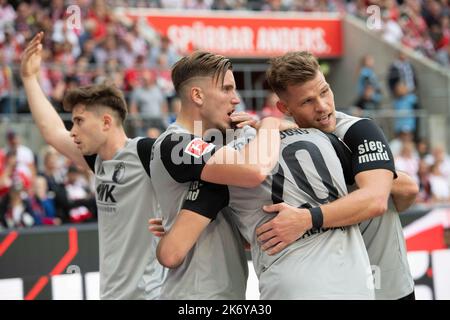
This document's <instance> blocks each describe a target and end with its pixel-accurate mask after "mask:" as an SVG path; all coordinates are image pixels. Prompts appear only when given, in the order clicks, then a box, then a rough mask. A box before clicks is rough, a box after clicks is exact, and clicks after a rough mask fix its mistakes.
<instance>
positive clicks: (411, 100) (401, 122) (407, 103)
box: [393, 82, 418, 134]
mask: <svg viewBox="0 0 450 320" xmlns="http://www.w3.org/2000/svg"><path fill="white" fill-rule="evenodd" d="M417 104H418V101H417V97H416V95H415V94H414V93H413V92H411V91H408V87H407V86H406V84H405V83H404V82H397V84H396V85H395V98H394V101H393V106H394V110H395V111H396V115H397V117H396V119H395V128H394V129H395V132H400V131H407V132H411V133H413V134H416V118H415V116H414V111H415V110H416V109H418V106H417Z"/></svg>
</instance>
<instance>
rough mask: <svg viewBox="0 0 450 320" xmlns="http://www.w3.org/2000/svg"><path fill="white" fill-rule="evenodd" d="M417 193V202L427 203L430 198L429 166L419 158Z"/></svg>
mask: <svg viewBox="0 0 450 320" xmlns="http://www.w3.org/2000/svg"><path fill="white" fill-rule="evenodd" d="M417 175H418V177H419V193H418V194H417V199H416V202H417V203H428V202H429V201H430V200H431V185H430V167H429V166H428V165H427V163H426V162H425V161H424V160H423V159H421V160H420V161H419V171H418V173H417Z"/></svg>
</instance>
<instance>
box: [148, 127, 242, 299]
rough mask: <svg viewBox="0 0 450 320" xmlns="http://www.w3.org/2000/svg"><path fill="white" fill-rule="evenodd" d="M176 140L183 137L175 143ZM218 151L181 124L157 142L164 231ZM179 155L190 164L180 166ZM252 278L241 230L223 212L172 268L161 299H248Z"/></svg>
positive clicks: (156, 180) (156, 179)
mask: <svg viewBox="0 0 450 320" xmlns="http://www.w3.org/2000/svg"><path fill="white" fill-rule="evenodd" d="M175 136H177V137H181V138H183V139H181V141H180V142H178V141H176V142H174V143H171V141H170V140H172V138H173V137H175ZM216 148H217V147H216V146H214V145H211V144H207V143H205V142H203V141H202V140H201V139H199V138H198V137H194V136H193V135H191V134H190V133H189V132H188V131H187V130H186V129H184V128H182V127H181V126H179V125H178V124H177V123H174V124H172V125H170V126H169V127H168V128H167V130H166V131H165V132H164V133H163V134H162V135H161V136H160V137H159V138H158V139H157V141H156V142H155V144H154V147H153V152H152V160H151V162H150V172H151V175H152V181H153V184H154V186H155V191H156V197H157V199H158V201H159V203H160V205H161V212H162V216H163V221H164V228H166V229H170V227H171V226H172V224H173V223H174V221H175V218H176V216H177V214H178V212H179V211H180V209H181V206H182V204H183V202H184V199H185V197H186V196H187V195H188V196H189V192H190V190H189V186H190V184H191V182H192V181H194V180H197V179H199V175H200V174H201V169H202V168H203V166H204V163H205V162H206V161H202V160H201V158H202V157H203V156H205V155H211V154H212V153H213V152H214V151H215V149H216ZM197 151H198V153H197ZM179 156H181V157H184V161H181V162H180V159H177V157H179ZM198 160H200V162H198ZM191 161H192V162H191ZM194 162H196V164H194ZM192 196H194V195H192ZM247 275H248V265H247V259H246V256H245V251H244V244H243V241H242V238H241V236H240V234H239V231H238V229H237V227H236V226H235V225H234V224H233V222H232V221H231V217H230V216H227V215H224V214H221V213H219V214H218V215H217V217H216V219H214V220H212V221H211V222H210V223H209V225H208V226H207V227H206V229H205V230H204V231H203V232H202V234H201V236H200V237H199V239H198V240H197V242H196V244H195V245H194V247H193V248H192V249H191V250H190V251H189V253H188V255H187V256H186V258H185V260H184V261H183V263H182V264H181V265H180V266H179V267H178V268H176V269H170V270H169V272H168V275H167V279H166V281H165V282H164V284H163V287H162V289H161V299H186V300H193V299H245V291H246V285H247Z"/></svg>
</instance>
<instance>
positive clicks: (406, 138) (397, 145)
mask: <svg viewBox="0 0 450 320" xmlns="http://www.w3.org/2000/svg"><path fill="white" fill-rule="evenodd" d="M413 141H414V136H413V134H412V133H411V132H410V131H399V132H397V135H396V137H395V138H394V139H392V140H391V141H390V142H389V147H390V148H391V151H392V155H393V156H394V157H396V156H398V155H400V152H401V151H402V148H403V144H405V143H408V142H413Z"/></svg>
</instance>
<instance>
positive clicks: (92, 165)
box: [83, 154, 97, 173]
mask: <svg viewBox="0 0 450 320" xmlns="http://www.w3.org/2000/svg"><path fill="white" fill-rule="evenodd" d="M83 157H84V160H86V162H87V164H88V166H89V168H90V169H91V170H92V172H94V173H95V160H96V159H97V155H96V154H93V155H90V156H83Z"/></svg>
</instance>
